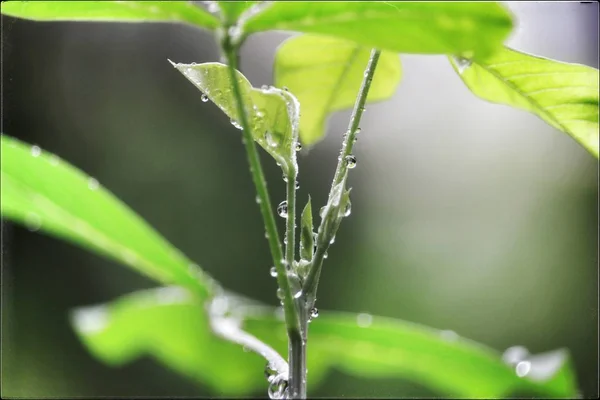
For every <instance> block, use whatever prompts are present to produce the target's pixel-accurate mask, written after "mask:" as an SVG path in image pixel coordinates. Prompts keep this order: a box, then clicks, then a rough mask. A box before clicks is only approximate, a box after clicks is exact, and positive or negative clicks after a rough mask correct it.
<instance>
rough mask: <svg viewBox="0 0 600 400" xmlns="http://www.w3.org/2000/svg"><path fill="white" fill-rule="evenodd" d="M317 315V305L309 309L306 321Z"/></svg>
mask: <svg viewBox="0 0 600 400" xmlns="http://www.w3.org/2000/svg"><path fill="white" fill-rule="evenodd" d="M318 316H319V309H318V308H317V307H313V308H311V309H310V315H309V316H308V322H310V321H312V320H313V319H315V318H317V317H318Z"/></svg>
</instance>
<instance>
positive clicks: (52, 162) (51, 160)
mask: <svg viewBox="0 0 600 400" xmlns="http://www.w3.org/2000/svg"><path fill="white" fill-rule="evenodd" d="M48 162H49V163H50V165H52V166H54V167H56V166H57V165H58V164H59V163H60V159H59V158H58V157H57V156H55V155H54V154H53V155H51V156H50V158H49V159H48Z"/></svg>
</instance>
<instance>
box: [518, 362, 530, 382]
mask: <svg viewBox="0 0 600 400" xmlns="http://www.w3.org/2000/svg"><path fill="white" fill-rule="evenodd" d="M529 371H531V362H529V361H521V362H520V363H518V364H517V366H516V367H515V372H516V374H517V376H518V377H519V378H524V377H526V376H527V374H529Z"/></svg>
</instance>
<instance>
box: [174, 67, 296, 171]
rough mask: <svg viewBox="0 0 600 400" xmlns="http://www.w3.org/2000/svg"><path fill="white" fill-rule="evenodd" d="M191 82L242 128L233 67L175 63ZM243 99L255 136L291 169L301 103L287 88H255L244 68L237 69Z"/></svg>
mask: <svg viewBox="0 0 600 400" xmlns="http://www.w3.org/2000/svg"><path fill="white" fill-rule="evenodd" d="M173 66H174V67H175V68H177V69H178V70H179V72H181V73H182V74H183V75H184V76H185V77H186V78H187V79H188V80H189V81H190V82H192V83H193V84H194V86H196V87H197V88H198V89H200V90H201V91H202V92H203V96H206V98H208V99H210V100H212V101H213V102H214V103H215V104H216V105H217V106H218V107H219V108H220V109H221V110H222V111H223V112H224V113H225V114H226V115H227V116H228V117H229V118H231V121H232V124H233V125H234V126H235V127H236V128H238V129H241V122H240V116H239V114H238V108H237V102H236V98H235V95H234V92H233V89H232V85H231V78H230V72H229V67H228V66H227V65H224V64H220V63H216V62H213V63H204V64H174V63H173ZM236 73H237V80H238V83H239V86H240V91H241V95H242V100H243V103H244V107H245V109H246V115H247V116H248V121H249V123H250V124H251V126H252V137H253V138H254V140H255V141H256V142H257V143H258V144H259V145H261V146H262V147H263V148H264V149H265V150H266V151H267V152H268V153H269V154H270V155H271V156H272V157H273V158H274V159H275V160H276V161H277V162H278V163H279V164H281V167H282V169H283V170H284V172H287V170H288V167H289V166H290V163H295V160H296V158H295V157H296V156H295V154H296V143H297V140H298V129H297V125H298V118H299V117H298V116H299V112H300V110H299V108H300V105H299V104H298V101H297V100H296V98H295V97H294V96H293V95H292V94H291V93H289V92H287V91H285V90H280V89H277V88H274V87H263V88H261V89H256V88H253V87H252V85H251V84H250V82H249V81H248V79H246V77H245V76H244V75H242V73H241V72H239V71H236Z"/></svg>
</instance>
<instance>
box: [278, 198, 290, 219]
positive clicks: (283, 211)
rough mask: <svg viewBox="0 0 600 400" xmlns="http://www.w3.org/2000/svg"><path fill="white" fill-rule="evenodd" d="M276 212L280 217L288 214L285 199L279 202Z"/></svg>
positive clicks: (285, 216)
mask: <svg viewBox="0 0 600 400" xmlns="http://www.w3.org/2000/svg"><path fill="white" fill-rule="evenodd" d="M277 214H278V215H279V216H280V217H281V218H287V216H288V207H287V201H285V200H284V201H282V202H281V203H279V205H278V206H277Z"/></svg>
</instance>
